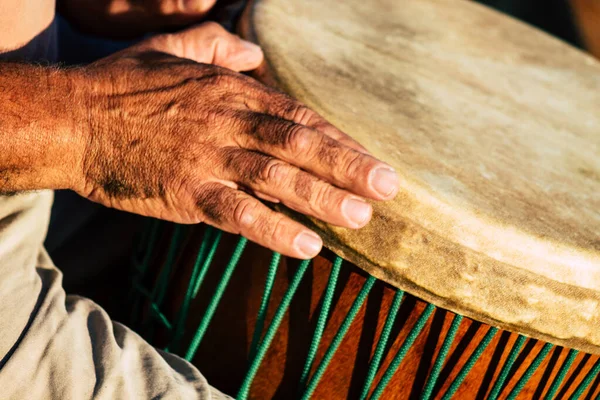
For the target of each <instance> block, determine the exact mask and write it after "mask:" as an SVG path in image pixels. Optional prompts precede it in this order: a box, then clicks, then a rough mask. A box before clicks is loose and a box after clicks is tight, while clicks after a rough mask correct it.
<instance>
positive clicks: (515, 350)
mask: <svg viewBox="0 0 600 400" xmlns="http://www.w3.org/2000/svg"><path fill="white" fill-rule="evenodd" d="M526 339H527V338H526V337H525V336H523V335H519V336H518V337H517V340H515V343H514V344H513V346H512V348H511V349H510V353H508V357H507V358H506V361H504V365H503V366H502V369H501V370H500V375H498V379H497V380H496V383H494V386H493V387H492V391H491V392H490V398H489V400H496V399H497V398H498V396H500V393H502V389H504V383H505V382H506V379H507V378H508V374H509V373H510V370H511V369H512V367H513V364H514V363H515V360H516V359H517V356H518V355H519V353H520V352H521V349H522V348H523V345H524V344H525V340H526Z"/></svg>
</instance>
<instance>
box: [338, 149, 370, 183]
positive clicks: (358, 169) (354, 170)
mask: <svg viewBox="0 0 600 400" xmlns="http://www.w3.org/2000/svg"><path fill="white" fill-rule="evenodd" d="M365 158H366V156H365V155H364V154H361V153H359V152H357V151H353V150H348V152H347V154H346V156H345V157H344V160H345V162H344V163H343V164H344V169H343V171H345V174H346V175H347V176H349V177H351V178H357V177H359V176H360V175H361V173H362V169H363V167H364V165H365Z"/></svg>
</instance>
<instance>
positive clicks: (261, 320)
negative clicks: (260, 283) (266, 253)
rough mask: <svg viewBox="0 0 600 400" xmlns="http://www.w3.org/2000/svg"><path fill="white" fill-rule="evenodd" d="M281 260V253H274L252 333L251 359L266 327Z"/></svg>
mask: <svg viewBox="0 0 600 400" xmlns="http://www.w3.org/2000/svg"><path fill="white" fill-rule="evenodd" d="M280 260H281V254H279V253H273V257H272V258H271V265H269V272H268V274H267V280H266V282H265V290H264V292H263V296H262V300H261V302H260V308H259V310H258V316H257V317H256V325H255V327H254V334H253V335H252V343H251V344H250V360H252V359H254V356H255V355H256V350H257V349H258V344H259V342H260V337H261V336H262V332H263V329H264V327H265V319H266V318H267V308H268V306H269V300H270V299H271V293H272V292H273V285H274V284H275V276H276V275H277V269H278V267H279V261H280Z"/></svg>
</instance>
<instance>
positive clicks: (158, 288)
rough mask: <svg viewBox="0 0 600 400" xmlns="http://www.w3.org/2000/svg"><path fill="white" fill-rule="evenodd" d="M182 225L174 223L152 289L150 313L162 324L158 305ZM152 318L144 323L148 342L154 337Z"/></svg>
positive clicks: (167, 278)
mask: <svg viewBox="0 0 600 400" xmlns="http://www.w3.org/2000/svg"><path fill="white" fill-rule="evenodd" d="M182 231H183V226H182V225H175V229H174V230H173V237H172V238H171V242H170V244H169V250H168V252H167V259H166V261H165V265H164V266H163V268H162V270H161V271H160V274H159V275H158V280H157V282H156V285H155V286H154V289H153V290H152V300H151V309H152V310H153V311H154V312H153V313H152V315H154V316H158V317H159V318H158V322H160V323H161V324H163V326H165V325H164V321H165V320H166V317H164V315H163V314H162V313H161V312H160V307H161V306H162V302H163V300H164V298H165V295H166V294H167V289H168V287H169V279H170V277H171V271H172V269H173V262H174V261H175V256H176V255H177V252H178V250H179V245H180V243H181V236H182ZM162 317H164V318H162ZM151 323H152V319H148V320H147V321H146V324H147V325H148V330H147V332H146V337H145V339H146V340H148V341H149V342H152V338H153V337H154V332H155V328H156V327H155V325H153V324H151Z"/></svg>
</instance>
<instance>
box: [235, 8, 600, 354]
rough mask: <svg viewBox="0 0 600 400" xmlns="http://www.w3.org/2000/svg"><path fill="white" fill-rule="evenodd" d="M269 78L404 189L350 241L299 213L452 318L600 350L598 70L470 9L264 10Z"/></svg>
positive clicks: (259, 34)
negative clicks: (391, 171)
mask: <svg viewBox="0 0 600 400" xmlns="http://www.w3.org/2000/svg"><path fill="white" fill-rule="evenodd" d="M242 31H243V34H244V36H246V37H249V38H251V39H253V40H255V41H256V42H258V43H259V44H260V45H261V46H262V47H263V49H264V51H265V55H266V63H265V65H263V67H262V70H261V71H260V72H259V74H260V75H261V77H262V79H263V80H264V81H266V82H267V83H269V82H270V83H273V84H275V85H277V86H279V87H280V88H281V89H283V90H285V91H287V92H288V93H289V94H291V95H293V96H294V97H296V98H298V99H299V100H301V101H303V102H304V103H306V104H307V105H308V106H310V107H312V108H313V109H315V110H316V111H318V112H319V113H321V114H322V115H323V116H325V117H326V118H327V119H329V120H330V121H331V122H332V123H334V124H335V125H337V126H338V127H339V128H341V129H342V130H344V131H345V132H347V133H348V134H350V135H351V136H352V137H354V138H355V139H357V140H358V141H359V142H360V143H362V144H363V145H364V146H365V147H367V148H368V149H369V151H371V152H372V153H373V154H374V155H375V156H376V157H379V158H381V159H382V160H385V161H386V162H388V163H390V164H391V165H392V166H394V167H395V168H396V169H397V171H398V173H399V175H400V177H401V187H402V189H401V191H400V194H399V195H398V197H397V198H396V199H395V200H394V201H392V202H387V203H383V204H382V203H377V204H375V205H374V216H373V220H372V222H371V223H370V224H369V225H368V226H367V227H366V228H364V229H361V230H359V231H352V230H347V229H341V228H338V227H333V226H330V225H326V224H323V223H321V222H319V221H315V220H307V219H304V218H303V217H301V216H298V215H296V216H295V217H296V218H298V219H300V220H302V221H303V222H305V223H307V224H309V225H311V226H312V227H313V228H315V229H316V230H317V231H318V232H320V234H322V235H323V237H324V239H325V242H326V245H327V246H328V247H330V248H331V249H332V250H334V251H335V252H336V253H338V254H339V255H341V256H343V257H344V258H345V259H347V260H349V261H352V262H354V263H355V264H357V265H359V266H361V267H362V268H364V269H365V270H367V271H368V272H369V273H371V274H372V275H374V276H376V277H378V278H380V279H383V280H384V281H387V282H389V283H391V284H393V285H394V286H397V287H399V288H402V289H405V290H407V291H409V292H412V293H413V294H415V295H417V296H419V297H422V298H423V299H425V300H427V301H430V302H432V303H434V304H436V305H438V306H441V307H445V308H448V309H450V310H452V311H455V312H458V313H461V314H465V315H467V316H469V317H472V318H474V319H477V320H479V321H483V322H486V323H488V324H491V325H494V326H498V327H502V328H504V329H509V330H513V331H518V332H520V333H524V334H528V335H531V336H534V337H536V338H540V339H544V340H547V341H550V342H553V343H556V344H561V345H566V346H568V347H571V348H577V349H581V350H585V351H588V352H593V353H599V352H600V329H598V328H597V327H598V326H600V308H599V301H600V112H599V110H600V64H598V63H597V62H596V61H595V60H594V59H592V58H591V57H589V56H587V55H585V54H584V53H582V52H580V51H578V50H576V49H574V48H571V47H569V46H568V45H566V44H564V43H562V42H560V41H558V40H556V39H554V38H552V37H550V36H548V35H546V34H543V33H541V32H539V31H537V30H535V29H533V28H531V27H529V26H527V25H525V24H522V23H520V22H517V21H514V20H512V19H510V18H508V17H506V16H503V15H501V14H499V13H497V12H495V11H492V10H490V9H488V8H486V7H484V6H481V5H478V4H475V3H472V2H467V1H457V0H406V1H402V2H399V1H398V0H371V1H364V0H343V1H342V0H338V1H322V0H260V1H255V2H254V3H253V4H252V6H250V7H249V8H248V10H247V12H246V16H245V19H244V22H243V26H242Z"/></svg>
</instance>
